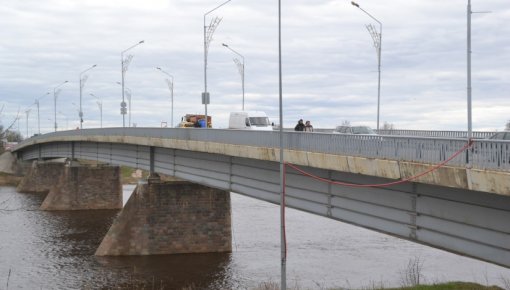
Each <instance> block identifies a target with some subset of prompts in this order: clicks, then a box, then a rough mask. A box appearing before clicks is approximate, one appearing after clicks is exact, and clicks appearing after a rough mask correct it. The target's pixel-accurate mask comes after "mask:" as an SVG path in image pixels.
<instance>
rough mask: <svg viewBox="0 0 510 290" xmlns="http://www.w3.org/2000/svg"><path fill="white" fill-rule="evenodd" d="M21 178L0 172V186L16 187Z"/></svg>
mask: <svg viewBox="0 0 510 290" xmlns="http://www.w3.org/2000/svg"><path fill="white" fill-rule="evenodd" d="M22 178H23V176H17V175H13V174H8V173H3V172H0V186H17V185H18V183H19V182H20V181H21V179H22Z"/></svg>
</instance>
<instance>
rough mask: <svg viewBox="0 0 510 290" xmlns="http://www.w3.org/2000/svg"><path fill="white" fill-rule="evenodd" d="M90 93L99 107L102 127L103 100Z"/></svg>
mask: <svg viewBox="0 0 510 290" xmlns="http://www.w3.org/2000/svg"><path fill="white" fill-rule="evenodd" d="M90 95H91V96H93V97H94V98H96V99H97V101H96V104H97V106H98V107H99V118H100V124H101V128H103V101H101V99H100V98H99V97H97V96H96V95H94V94H92V93H91V94H90Z"/></svg>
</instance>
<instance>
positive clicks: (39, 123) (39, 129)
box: [35, 92, 50, 135]
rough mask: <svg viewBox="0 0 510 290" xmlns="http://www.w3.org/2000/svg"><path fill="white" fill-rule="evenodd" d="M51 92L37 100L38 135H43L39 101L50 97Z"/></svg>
mask: <svg viewBox="0 0 510 290" xmlns="http://www.w3.org/2000/svg"><path fill="white" fill-rule="evenodd" d="M49 94H50V92H47V93H46V94H44V95H42V96H40V97H39V98H37V99H35V104H36V105H37V127H38V133H39V135H40V134H41V117H40V115H39V100H41V99H42V98H44V97H46V96H47V95H49Z"/></svg>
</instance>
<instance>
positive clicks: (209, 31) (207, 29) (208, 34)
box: [202, 0, 232, 128]
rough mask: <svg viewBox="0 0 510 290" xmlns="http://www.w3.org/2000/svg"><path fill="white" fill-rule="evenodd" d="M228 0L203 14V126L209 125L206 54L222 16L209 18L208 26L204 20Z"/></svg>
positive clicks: (228, 0)
mask: <svg viewBox="0 0 510 290" xmlns="http://www.w3.org/2000/svg"><path fill="white" fill-rule="evenodd" d="M230 1H232V0H227V1H225V2H223V3H221V4H220V5H218V6H217V7H216V8H214V9H212V10H210V11H208V12H207V13H205V14H204V92H203V93H202V104H204V106H205V128H208V127H209V122H208V118H207V104H209V92H208V91H207V54H208V52H209V44H210V43H211V41H212V36H213V34H214V31H215V30H216V27H218V25H219V24H220V22H221V19H222V18H218V17H214V18H213V19H211V22H210V24H209V26H207V25H206V24H205V20H206V17H207V15H209V14H210V13H212V12H213V11H215V10H217V9H219V8H220V7H222V6H223V5H225V4H227V3H228V2H230Z"/></svg>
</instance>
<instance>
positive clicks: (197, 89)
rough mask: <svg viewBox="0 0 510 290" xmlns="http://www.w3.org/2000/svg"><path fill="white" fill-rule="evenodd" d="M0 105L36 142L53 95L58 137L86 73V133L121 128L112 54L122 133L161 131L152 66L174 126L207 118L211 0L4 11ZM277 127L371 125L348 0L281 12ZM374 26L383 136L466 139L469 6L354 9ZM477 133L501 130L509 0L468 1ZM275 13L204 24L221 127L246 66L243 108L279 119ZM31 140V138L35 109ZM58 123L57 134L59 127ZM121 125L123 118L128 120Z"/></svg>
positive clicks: (458, 1)
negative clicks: (424, 132)
mask: <svg viewBox="0 0 510 290" xmlns="http://www.w3.org/2000/svg"><path fill="white" fill-rule="evenodd" d="M0 1H1V2H0V3H1V5H0V27H1V28H0V39H1V40H0V104H1V105H3V106H4V111H3V113H2V122H3V123H4V125H5V124H6V123H8V122H9V121H10V120H11V119H12V118H14V117H15V115H16V113H17V112H18V110H19V111H20V114H21V116H22V118H21V120H20V122H19V124H20V125H19V126H20V129H21V132H22V133H23V134H25V133H26V127H25V126H26V119H25V116H26V115H25V110H26V109H27V107H29V106H31V105H32V104H33V103H34V101H35V99H36V98H39V97H41V96H43V95H44V94H45V93H46V92H50V94H49V95H47V96H45V97H43V98H42V99H41V100H40V112H41V131H43V132H49V131H52V130H53V118H54V117H53V116H54V108H53V90H54V88H55V87H56V86H58V85H59V84H61V83H62V82H64V81H66V80H67V81H69V83H67V84H65V85H63V86H62V87H61V89H62V90H61V92H60V95H59V96H58V100H57V111H60V112H61V113H58V115H57V119H58V126H59V129H65V128H66V127H67V128H69V129H71V128H76V127H77V126H79V121H78V109H77V106H76V105H73V103H74V104H79V74H80V72H82V71H83V70H85V69H87V68H89V67H90V66H92V65H93V64H97V67H96V68H94V69H92V70H90V71H88V72H87V73H86V74H87V75H88V76H89V78H88V80H87V82H86V84H85V87H84V91H83V112H84V116H85V117H84V120H85V122H84V124H83V125H84V128H92V127H98V126H99V109H98V106H97V104H96V100H95V99H94V98H93V97H92V96H90V94H91V93H93V94H94V95H96V96H98V97H100V98H101V99H102V101H103V124H104V126H110V127H119V126H122V116H121V115H120V102H121V99H122V97H121V87H120V86H119V85H118V84H116V82H118V81H120V80H121V72H120V71H121V69H120V67H121V64H120V62H121V60H120V53H121V51H123V50H125V49H127V48H129V47H131V46H132V45H134V44H136V43H138V42H139V41H140V40H144V41H145V43H143V44H141V45H139V46H137V47H135V48H133V49H131V50H129V52H127V53H126V55H127V54H132V55H133V56H134V57H133V60H132V62H131V64H130V66H129V70H128V72H127V73H126V78H125V84H126V87H128V88H130V89H131V91H132V123H136V125H137V126H147V127H149V126H150V127H159V126H160V125H161V122H162V121H166V122H168V124H170V112H171V103H170V92H169V89H168V87H167V85H166V83H165V77H166V76H165V75H164V74H162V73H161V72H160V71H158V70H156V69H155V67H161V68H163V69H164V70H165V71H167V72H168V73H170V74H172V75H173V76H174V77H175V82H174V86H175V90H174V123H177V122H178V121H179V120H180V117H181V116H182V115H184V114H186V113H202V114H203V113H204V106H203V105H202V104H201V97H200V95H201V92H202V91H203V90H204V71H203V65H204V64H203V58H204V51H203V41H204V40H203V15H204V13H206V12H207V11H209V10H211V9H213V8H214V7H216V6H218V5H219V4H221V3H222V1H211V0H171V1H169V0H143V1H138V0H137V1H135V0H110V1H104V0H101V1H98V0H88V1H62V0H42V1H41V0H37V1H35V0H24V1H13V0H10V1H9V0H0ZM282 2H283V3H282V27H283V28H282V35H283V40H282V43H283V98H284V125H285V126H293V125H294V124H295V123H296V121H297V120H298V119H300V118H303V119H305V120H311V121H312V124H313V125H314V126H315V127H329V128H331V127H334V126H336V125H339V124H340V123H342V121H344V120H349V121H350V122H351V123H352V124H363V125H368V126H371V127H376V115H377V55H376V49H375V48H374V46H373V41H372V38H371V36H370V34H369V32H368V31H367V29H366V27H365V25H366V24H376V23H375V22H374V21H373V20H372V19H371V18H370V17H369V16H367V15H366V14H365V13H363V11H361V10H360V9H358V8H356V7H354V6H352V5H351V4H350V1H346V0H336V1H330V0H314V1H303V0H292V1H290V0H288V1H282ZM358 3H359V5H360V7H362V8H363V9H365V10H366V11H368V12H369V13H370V14H372V15H373V16H374V17H376V18H377V19H379V20H380V21H381V22H382V23H383V37H382V81H381V116H380V121H381V126H382V124H383V123H384V122H388V123H392V124H394V126H395V127H396V128H405V129H438V130H466V128H467V101H466V99H467V98H466V96H467V93H466V86H467V85H466V82H467V81H466V66H467V61H466V29H467V28H466V27H467V26H466V23H467V21H466V17H467V16H466V6H467V0H448V1H438V0H432V1H430V0H428V1H425V0H412V1H409V0H406V1H404V0H394V1H377V0H359V1H358ZM472 4H473V11H491V12H492V13H487V14H473V22H472V29H473V36H472V39H473V54H472V59H473V66H472V67H473V85H472V86H473V129H474V130H502V129H503V128H504V124H505V123H506V121H507V120H509V119H510V69H509V67H510V25H509V20H510V2H509V1H508V0H484V1H480V0H474V1H473V3H472ZM277 5H278V2H277V1H276V0H271V1H270V0H257V1H243V0H232V1H231V2H229V3H228V4H226V5H225V6H223V7H221V8H220V9H218V10H216V11H215V12H213V13H211V14H210V15H209V16H208V17H207V24H209V22H210V20H211V19H212V18H213V17H215V16H218V17H222V21H221V23H220V24H219V26H218V28H217V29H216V31H215V33H214V37H213V40H212V42H211V43H210V48H209V64H208V91H209V92H210V95H211V104H210V105H209V106H208V113H209V115H212V117H213V126H214V127H217V128H221V127H223V128H224V127H226V126H227V119H228V114H229V112H231V111H237V110H241V103H242V93H241V77H240V74H239V72H238V70H237V67H236V65H235V63H234V62H233V58H234V57H235V55H234V54H233V53H232V52H231V51H230V50H228V49H226V48H225V47H222V45H221V44H222V43H227V44H228V45H229V46H230V47H231V48H233V49H234V50H236V51H238V52H239V53H241V54H243V55H244V56H245V59H246V64H245V82H246V85H245V86H246V101H245V102H246V103H245V104H246V109H247V110H260V111H265V112H266V113H267V114H268V115H269V116H270V118H271V120H272V121H275V122H277V121H278V119H277V117H278V46H277V45H278V26H277V25H278V18H277V17H278V14H277V12H278V10H277V8H278V6H277ZM31 109H32V110H31V112H30V114H29V120H28V124H29V134H33V133H36V132H37V125H36V124H37V110H36V107H35V106H32V107H31ZM66 118H67V120H68V121H67V124H66ZM127 120H128V118H127V116H126V122H127Z"/></svg>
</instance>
